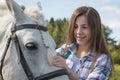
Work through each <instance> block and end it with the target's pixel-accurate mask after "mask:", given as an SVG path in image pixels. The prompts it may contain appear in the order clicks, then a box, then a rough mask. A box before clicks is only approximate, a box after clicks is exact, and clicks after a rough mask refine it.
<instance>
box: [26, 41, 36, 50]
mask: <svg viewBox="0 0 120 80" xmlns="http://www.w3.org/2000/svg"><path fill="white" fill-rule="evenodd" d="M25 46H26V48H28V49H31V50H35V49H37V47H36V45H35V44H34V43H27V44H26V45H25Z"/></svg>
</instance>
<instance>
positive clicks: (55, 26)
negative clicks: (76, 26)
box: [48, 18, 69, 47]
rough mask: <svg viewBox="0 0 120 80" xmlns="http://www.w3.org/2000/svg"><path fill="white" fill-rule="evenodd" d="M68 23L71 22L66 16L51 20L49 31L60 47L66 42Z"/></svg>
mask: <svg viewBox="0 0 120 80" xmlns="http://www.w3.org/2000/svg"><path fill="white" fill-rule="evenodd" d="M68 24H69V23H68V20H67V19H66V18H64V19H57V20H54V18H51V19H50V21H49V24H48V31H49V33H50V34H51V35H52V37H53V39H54V40H55V42H56V44H57V47H60V46H61V45H62V44H64V42H65V39H66V37H67V31H68Z"/></svg>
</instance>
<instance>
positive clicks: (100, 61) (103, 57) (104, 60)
mask: <svg viewBox="0 0 120 80" xmlns="http://www.w3.org/2000/svg"><path fill="white" fill-rule="evenodd" d="M110 61H111V58H110V56H109V55H108V54H105V53H102V54H100V55H99V56H98V58H97V61H96V62H97V65H101V66H105V65H107V64H108V63H110Z"/></svg>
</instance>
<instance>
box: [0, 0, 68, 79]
mask: <svg viewBox="0 0 120 80" xmlns="http://www.w3.org/2000/svg"><path fill="white" fill-rule="evenodd" d="M0 4H4V5H3V6H5V8H0V20H1V21H0V29H2V34H0V37H1V38H0V74H1V76H2V79H4V80H48V79H50V80H69V78H68V76H67V75H66V72H65V70H61V69H60V68H57V67H54V66H52V65H51V61H52V58H53V57H54V56H55V42H54V40H53V39H52V37H51V36H50V35H49V33H48V32H47V29H46V27H44V26H41V25H38V24H36V23H35V22H34V21H33V20H32V19H31V18H30V17H28V16H27V15H26V14H25V13H24V12H23V10H22V9H21V8H20V6H19V5H18V4H17V3H16V2H14V1H13V0H1V1H0ZM2 10H5V11H3V12H2ZM2 13H3V14H2ZM54 71H55V73H54ZM59 71H62V72H63V73H62V72H59ZM49 73H50V75H49ZM46 74H47V75H46ZM54 75H55V76H54ZM46 77H47V78H46Z"/></svg>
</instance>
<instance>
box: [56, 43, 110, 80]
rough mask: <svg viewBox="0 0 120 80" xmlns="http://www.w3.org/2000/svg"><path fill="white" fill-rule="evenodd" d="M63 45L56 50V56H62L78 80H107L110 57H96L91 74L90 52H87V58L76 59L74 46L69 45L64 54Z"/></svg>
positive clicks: (91, 59)
mask: <svg viewBox="0 0 120 80" xmlns="http://www.w3.org/2000/svg"><path fill="white" fill-rule="evenodd" d="M64 48H65V44H64V45H63V46H61V47H60V48H58V49H57V50H56V52H57V54H61V55H64V56H65V58H66V64H67V65H68V67H69V68H71V70H72V71H73V72H75V73H77V75H78V77H79V80H107V79H108V77H109V75H110V71H111V63H110V61H111V60H110V57H108V55H106V54H101V55H99V56H98V58H97V60H96V62H95V64H94V68H93V70H92V72H91V73H89V72H90V69H91V65H92V61H93V56H92V52H91V51H89V52H88V54H87V56H84V57H83V58H78V57H77V56H76V55H75V53H76V45H75V44H71V45H68V46H67V50H66V53H65V54H64Z"/></svg>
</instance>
